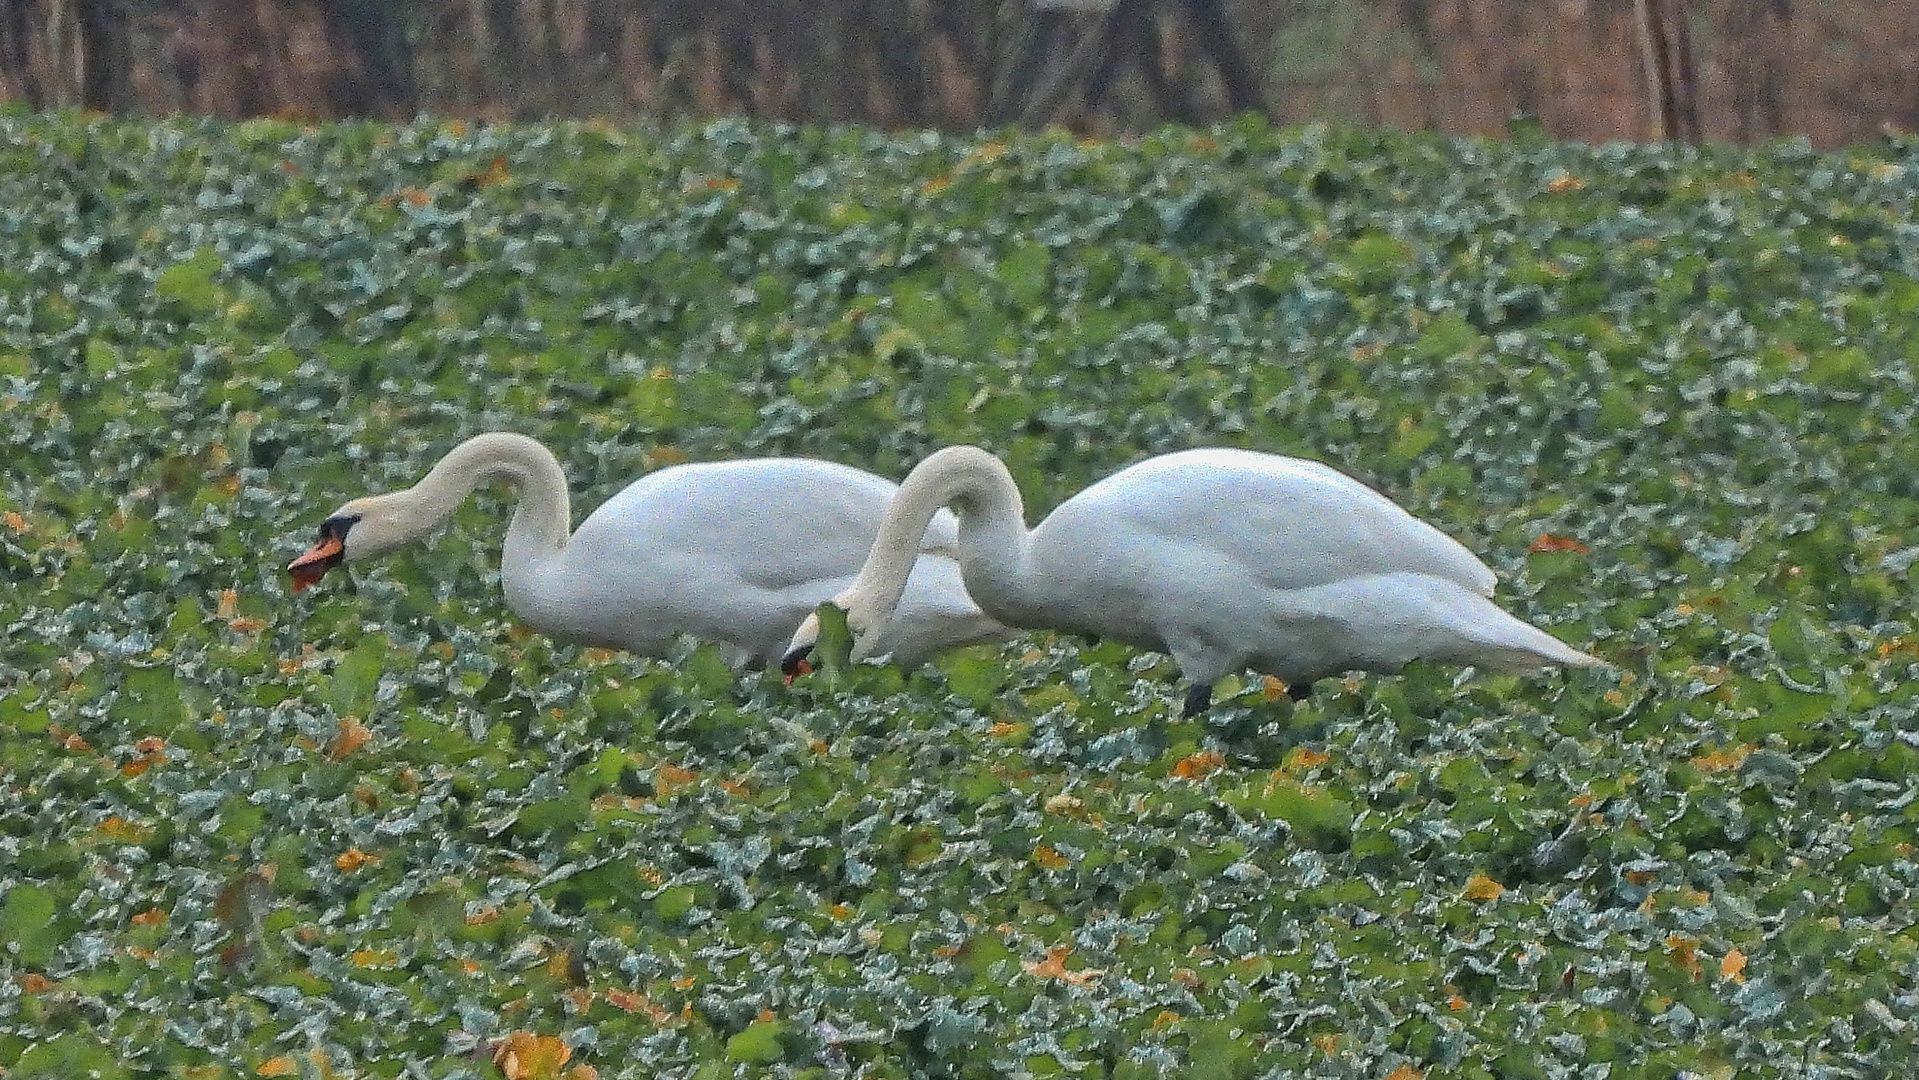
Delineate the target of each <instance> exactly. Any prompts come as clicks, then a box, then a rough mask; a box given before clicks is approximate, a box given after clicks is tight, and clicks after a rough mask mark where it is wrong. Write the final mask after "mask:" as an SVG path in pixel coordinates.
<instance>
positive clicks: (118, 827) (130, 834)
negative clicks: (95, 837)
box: [95, 814, 153, 844]
mask: <svg viewBox="0 0 1919 1080" xmlns="http://www.w3.org/2000/svg"><path fill="white" fill-rule="evenodd" d="M95 828H97V829H99V830H100V831H101V832H102V833H104V834H106V836H107V838H108V839H110V840H116V841H119V842H120V843H122V844H137V843H139V842H140V841H142V840H145V839H146V838H147V837H148V836H150V835H152V834H153V830H152V829H150V828H148V827H147V826H145V825H141V824H139V823H137V822H132V821H128V820H127V819H126V818H123V817H121V816H120V815H118V814H115V815H113V816H112V817H109V818H108V819H106V820H105V821H102V822H101V823H100V824H99V825H97V826H95Z"/></svg>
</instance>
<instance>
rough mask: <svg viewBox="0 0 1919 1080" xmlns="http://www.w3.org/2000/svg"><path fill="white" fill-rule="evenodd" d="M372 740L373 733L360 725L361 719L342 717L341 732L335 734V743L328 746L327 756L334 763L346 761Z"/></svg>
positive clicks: (363, 725)
mask: <svg viewBox="0 0 1919 1080" xmlns="http://www.w3.org/2000/svg"><path fill="white" fill-rule="evenodd" d="M372 739H373V732H371V731H368V730H367V726H366V725H365V724H362V723H360V718H359V717H357V716H342V717H341V718H340V726H339V730H337V731H335V732H334V733H333V741H332V742H331V743H329V744H328V745H327V751H326V756H327V757H328V758H330V759H332V760H334V761H345V760H346V759H347V758H349V757H352V756H353V752H354V751H355V750H358V749H359V748H360V747H362V746H365V745H366V744H367V743H368V742H370V741H372Z"/></svg>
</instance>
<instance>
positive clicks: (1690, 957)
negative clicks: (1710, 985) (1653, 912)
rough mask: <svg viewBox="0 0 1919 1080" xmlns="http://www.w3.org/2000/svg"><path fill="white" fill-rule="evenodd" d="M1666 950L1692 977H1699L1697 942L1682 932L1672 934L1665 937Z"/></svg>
mask: <svg viewBox="0 0 1919 1080" xmlns="http://www.w3.org/2000/svg"><path fill="white" fill-rule="evenodd" d="M1666 952H1667V953H1668V954H1670V955H1671V956H1672V958H1673V959H1674V960H1676V961H1678V962H1679V966H1680V967H1683V968H1685V969H1686V972H1687V974H1689V975H1691V976H1692V977H1693V979H1695V980H1697V979H1698V978H1699V942H1698V941H1697V940H1695V939H1693V938H1689V937H1687V936H1686V935H1684V934H1673V935H1671V936H1670V937H1668V938H1666Z"/></svg>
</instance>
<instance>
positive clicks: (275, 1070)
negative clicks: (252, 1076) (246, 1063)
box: [253, 1054, 300, 1076]
mask: <svg viewBox="0 0 1919 1080" xmlns="http://www.w3.org/2000/svg"><path fill="white" fill-rule="evenodd" d="M253 1071H254V1072H255V1073H257V1074H258V1075H260V1076H292V1075H294V1074H295V1073H297V1072H299V1071H300V1065H299V1063H298V1062H296V1061H294V1060H293V1059H292V1058H290V1057H287V1056H285V1055H284V1054H283V1055H281V1056H280V1057H276V1058H268V1059H266V1060H265V1061H263V1062H261V1063H260V1067H259V1068H257V1069H255V1070H253Z"/></svg>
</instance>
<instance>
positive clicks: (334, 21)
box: [320, 0, 419, 119]
mask: <svg viewBox="0 0 1919 1080" xmlns="http://www.w3.org/2000/svg"><path fill="white" fill-rule="evenodd" d="M320 13H321V15H322V17H323V18H324V19H325V20H326V31H327V39H328V42H329V43H330V44H331V46H332V48H333V49H334V51H335V52H336V53H338V54H339V55H340V56H341V57H342V58H343V63H341V64H340V66H339V68H338V69H337V70H336V71H335V72H334V74H333V77H332V78H331V79H329V80H328V81H329V83H330V85H329V86H328V87H327V97H328V99H329V101H330V102H331V104H332V105H333V107H334V109H335V110H336V112H338V113H339V114H341V115H347V116H383V117H387V118H389V119H405V118H408V117H411V116H412V115H413V114H414V113H416V112H418V111H419V93H418V90H417V89H416V88H415V86H414V82H413V71H412V68H411V66H410V64H409V63H408V56H407V49H406V43H405V40H404V37H403V36H402V34H401V30H400V27H399V25H398V24H397V23H396V22H395V20H394V17H393V13H392V11H391V9H390V8H389V7H388V6H387V5H386V4H384V3H379V2H377V0H334V2H332V3H326V4H321V5H320Z"/></svg>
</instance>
